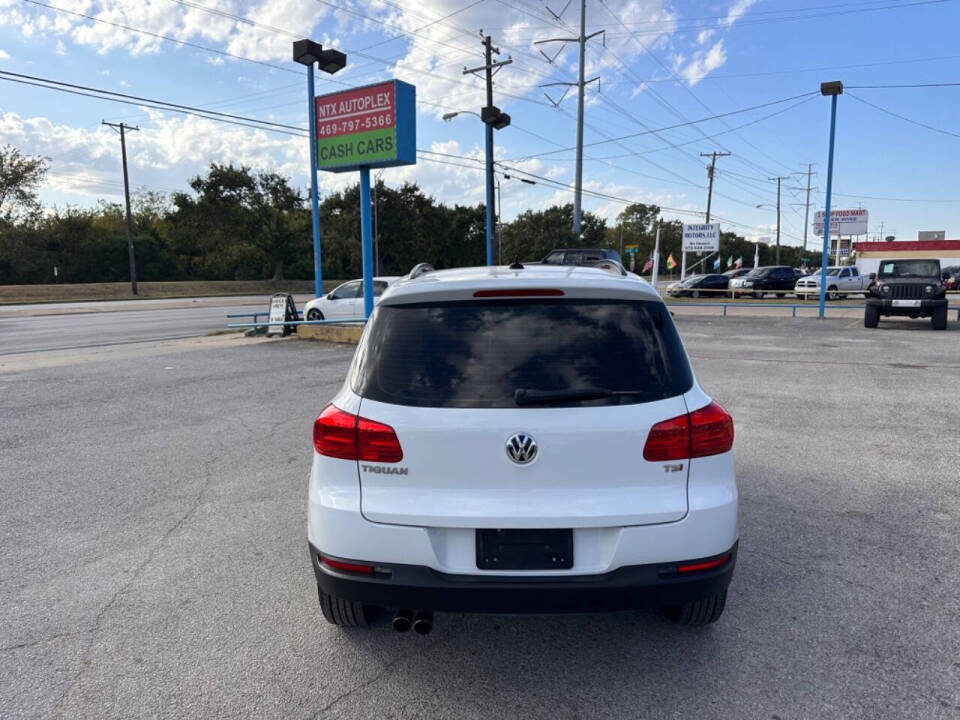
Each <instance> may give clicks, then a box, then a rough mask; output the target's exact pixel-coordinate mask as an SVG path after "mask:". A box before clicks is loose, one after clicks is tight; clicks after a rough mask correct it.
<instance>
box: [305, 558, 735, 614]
mask: <svg viewBox="0 0 960 720" xmlns="http://www.w3.org/2000/svg"><path fill="white" fill-rule="evenodd" d="M319 553H320V551H319V550H317V548H315V547H313V546H312V545H311V546H310V556H311V558H312V562H313V570H314V573H315V574H316V577H317V584H318V585H319V586H320V588H321V589H322V590H323V591H324V592H326V593H328V594H330V595H333V596H335V597H339V598H344V599H346V600H354V601H357V602H361V603H364V604H368V605H378V606H380V607H387V608H413V609H418V610H437V611H441V612H474V613H578V612H599V611H615V610H633V609H637V608H644V607H671V606H677V605H682V604H683V603H685V602H688V601H690V600H697V599H700V598H706V597H711V596H713V595H716V594H718V593H720V592H722V591H724V590H726V588H727V586H728V585H729V584H730V580H731V578H732V577H733V568H734V565H736V560H737V545H736V544H735V545H734V546H733V547H732V548H730V550H729V551H727V553H722V554H721V555H720V556H716V555H714V556H711V557H709V558H691V559H689V560H683V561H679V562H678V563H672V564H670V563H658V564H654V565H630V566H626V567H621V568H619V569H617V570H614V571H612V572H609V573H604V574H602V575H571V576H569V577H559V576H550V577H527V578H523V579H518V578H516V577H511V576H503V575H500V576H495V575H451V574H447V573H441V572H437V571H436V570H433V569H432V568H428V567H423V566H420V565H385V564H382V563H376V567H377V572H376V573H371V574H365V575H361V574H357V573H346V572H341V571H338V570H335V569H332V568H330V567H328V566H326V565H321V564H320V561H319ZM726 554H729V556H730V557H729V559H728V560H727V561H726V562H724V563H723V564H722V565H720V566H718V567H716V568H710V569H708V570H703V571H700V572H690V573H678V572H677V570H676V568H677V565H678V564H680V563H682V564H687V563H700V562H705V561H709V560H711V559H714V558H717V557H721V556H723V555H726ZM352 560H353V561H354V562H371V561H370V560H369V559H366V558H361V559H358V558H353V559H352ZM381 570H382V571H381Z"/></svg>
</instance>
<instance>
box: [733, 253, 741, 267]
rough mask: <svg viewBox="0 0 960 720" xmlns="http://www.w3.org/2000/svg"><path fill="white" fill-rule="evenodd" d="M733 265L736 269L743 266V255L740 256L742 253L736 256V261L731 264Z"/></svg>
mask: <svg viewBox="0 0 960 720" xmlns="http://www.w3.org/2000/svg"><path fill="white" fill-rule="evenodd" d="M733 266H734V267H735V268H737V269H738V270H739V269H740V268H742V267H743V256H742V255H741V256H740V257H738V258H737V261H736V262H735V263H734V264H733Z"/></svg>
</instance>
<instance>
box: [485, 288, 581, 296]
mask: <svg viewBox="0 0 960 720" xmlns="http://www.w3.org/2000/svg"><path fill="white" fill-rule="evenodd" d="M562 295H563V290H560V289H558V288H515V289H513V290H506V289H505V290H477V291H476V292H475V293H474V294H473V296H474V297H475V298H498V297H561V296H562Z"/></svg>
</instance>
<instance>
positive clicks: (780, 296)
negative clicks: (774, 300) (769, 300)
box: [777, 293, 787, 298]
mask: <svg viewBox="0 0 960 720" xmlns="http://www.w3.org/2000/svg"><path fill="white" fill-rule="evenodd" d="M786 296H787V294H786V293H777V297H778V298H785V297H786Z"/></svg>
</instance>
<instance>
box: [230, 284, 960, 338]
mask: <svg viewBox="0 0 960 720" xmlns="http://www.w3.org/2000/svg"><path fill="white" fill-rule="evenodd" d="M724 292H729V291H724ZM856 294H861V293H856ZM663 299H664V301H667V300H668V299H669V297H664V298H663ZM666 305H667V307H714V308H716V307H718V308H720V310H721V316H722V317H727V309H728V308H753V309H756V308H790V310H791V316H792V317H796V316H797V308H800V309H807V310H816V309H817V305H816V304H814V303H806V302H799V303H771V302H760V301H757V302H749V301H746V302H745V301H742V300H741V301H739V302H738V301H731V302H697V301H687V300H684V301H682V302H666ZM863 308H864V306H863V305H838V304H836V302H831V303H830V304H829V305H827V306H826V308H825V309H827V310H863ZM950 310H951V311H952V310H955V311H956V312H957V322H960V307H953V308H950ZM261 316H263V317H265V318H267V320H269V318H270V311H269V310H265V311H262V312H253V313H232V314H228V315H227V318H228V319H229V318H249V317H252V318H253V322H247V323H228V324H227V327H228V328H253V329H254V335H256V334H257V331H258V330H259V329H260V328H266V327H268V326H269V325H294V326H297V325H344V324H350V323H360V324H361V325H362V324H365V323H366V322H367V321H366V319H365V318H352V319H348V320H288V321H284V322H273V323H271V322H259V318H260V317H261Z"/></svg>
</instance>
